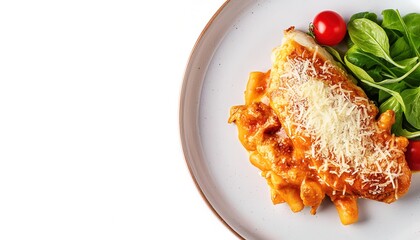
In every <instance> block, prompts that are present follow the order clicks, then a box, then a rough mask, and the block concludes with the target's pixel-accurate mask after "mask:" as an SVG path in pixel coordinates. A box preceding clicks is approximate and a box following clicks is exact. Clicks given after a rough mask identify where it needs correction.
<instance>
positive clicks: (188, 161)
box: [178, 0, 245, 239]
mask: <svg viewBox="0 0 420 240" xmlns="http://www.w3.org/2000/svg"><path fill="white" fill-rule="evenodd" d="M230 2H231V0H225V2H224V3H223V4H222V5H221V6H220V7H219V8H218V9H217V10H216V12H215V13H214V14H213V15H212V17H211V18H210V20H208V22H207V24H206V25H205V26H204V28H203V30H202V31H201V33H200V34H199V36H198V38H197V40H196V41H195V43H194V46H193V47H192V50H191V51H190V54H189V57H188V60H187V64H186V67H185V69H184V74H183V78H182V86H181V91H180V97H179V107H178V109H179V111H178V113H179V114H178V115H179V116H178V121H179V124H178V127H179V133H180V138H181V146H182V152H183V155H184V161H185V163H186V164H187V168H188V172H189V174H190V176H191V178H192V180H193V182H194V185H195V187H196V189H197V190H198V192H199V194H200V196H201V198H202V199H203V200H204V202H205V204H206V205H207V207H208V208H209V209H210V210H211V212H213V214H214V215H215V216H216V217H217V219H218V220H219V221H220V222H221V223H222V224H223V225H224V226H225V227H226V228H227V229H228V230H230V232H231V233H233V234H234V235H235V236H236V237H238V238H240V239H245V238H244V237H243V236H242V235H240V233H239V232H237V231H236V230H235V229H234V228H233V227H232V226H230V225H229V224H228V223H227V221H226V220H225V219H224V218H223V217H222V215H221V214H220V213H219V212H217V210H216V209H215V207H214V206H213V205H212V204H211V203H210V201H209V199H208V198H207V197H206V195H205V194H204V191H203V189H202V187H201V186H200V184H199V183H198V181H197V178H196V176H195V175H194V173H193V170H192V166H191V161H192V160H191V158H192V156H190V154H189V153H188V151H189V147H188V141H187V139H186V130H185V120H184V118H185V100H186V92H187V86H188V83H189V82H190V81H189V80H188V75H189V73H190V72H191V68H192V61H191V60H192V59H193V57H194V55H195V54H196V53H197V50H198V47H199V44H200V43H201V42H202V40H203V38H204V37H205V35H206V34H207V32H208V30H209V28H210V26H212V24H213V23H214V21H215V20H216V19H217V18H218V17H219V16H220V14H221V12H222V11H223V10H224V9H225V8H226V7H227V5H229V3H230Z"/></svg>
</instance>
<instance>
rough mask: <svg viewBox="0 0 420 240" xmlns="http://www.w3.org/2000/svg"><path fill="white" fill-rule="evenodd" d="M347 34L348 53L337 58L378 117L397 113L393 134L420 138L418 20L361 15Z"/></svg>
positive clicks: (394, 12)
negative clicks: (365, 96)
mask: <svg viewBox="0 0 420 240" xmlns="http://www.w3.org/2000/svg"><path fill="white" fill-rule="evenodd" d="M347 28H348V33H349V40H348V50H347V51H346V52H345V53H344V56H343V57H342V58H339V57H337V56H335V58H336V59H337V58H339V59H340V60H341V61H340V62H341V63H342V64H343V62H344V66H345V67H346V68H347V69H348V70H349V71H350V72H351V73H352V74H353V75H354V76H355V78H356V79H357V80H358V84H359V85H360V86H361V87H362V88H363V89H364V91H365V92H366V94H367V95H368V96H369V98H371V99H372V100H373V101H374V102H375V103H376V104H378V106H379V110H380V112H384V111H386V110H393V111H394V112H395V119H396V121H395V124H394V125H393V127H392V131H393V133H394V134H396V135H401V136H405V137H407V138H415V137H420V54H419V52H420V14H419V13H410V14H407V15H405V16H401V14H400V12H399V11H398V10H394V9H386V10H384V11H382V19H379V18H378V16H377V15H376V14H375V13H372V12H360V13H356V14H354V15H353V16H352V17H351V18H350V20H349V22H348V26H347ZM330 52H332V51H330ZM335 54H336V53H335Z"/></svg>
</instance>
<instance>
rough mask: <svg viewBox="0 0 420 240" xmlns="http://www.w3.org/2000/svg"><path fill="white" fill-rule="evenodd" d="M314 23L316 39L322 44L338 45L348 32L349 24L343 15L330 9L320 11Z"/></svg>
mask: <svg viewBox="0 0 420 240" xmlns="http://www.w3.org/2000/svg"><path fill="white" fill-rule="evenodd" d="M312 25H313V29H312V31H313V33H314V36H315V40H316V41H317V42H318V43H319V44H321V45H328V46H334V45H337V44H339V43H340V42H341V41H342V40H343V39H344V37H345V36H346V33H347V26H346V22H345V21H344V19H343V17H342V16H341V15H340V14H338V13H336V12H334V11H330V10H328V11H322V12H320V13H318V14H317V15H316V16H315V18H314V21H313V22H312Z"/></svg>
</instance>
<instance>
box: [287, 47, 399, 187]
mask: <svg viewBox="0 0 420 240" xmlns="http://www.w3.org/2000/svg"><path fill="white" fill-rule="evenodd" d="M315 54H316V53H314V55H315ZM317 61H318V60H317V58H315V57H314V58H312V59H307V58H294V59H288V60H287V62H286V64H285V66H284V68H285V71H284V74H283V75H282V76H280V77H281V82H282V85H283V86H282V87H281V90H282V93H283V96H284V98H286V99H287V100H288V107H287V111H288V114H287V119H286V122H287V124H288V125H289V130H290V126H291V127H293V128H294V131H295V134H289V136H292V137H307V138H310V139H311V142H312V144H311V148H310V149H308V150H307V151H306V157H309V158H312V159H316V160H318V161H319V160H320V161H321V164H320V166H318V169H317V171H318V172H319V173H322V172H324V173H325V172H328V173H330V174H335V175H337V176H338V177H341V176H342V175H343V174H344V173H347V174H346V178H345V179H344V181H345V182H346V183H347V184H349V185H353V184H354V181H355V179H360V181H361V184H362V186H361V187H362V188H366V189H368V191H369V193H371V194H374V195H375V194H380V193H383V192H384V190H385V188H387V187H388V186H389V185H392V187H393V188H394V189H395V192H397V187H398V186H397V181H396V178H398V177H400V176H401V175H402V172H401V168H400V167H399V166H398V164H397V162H395V161H392V158H393V157H395V156H396V155H398V154H403V153H402V151H401V150H399V149H398V148H397V146H396V145H395V143H394V142H385V143H381V142H378V141H374V134H375V131H377V129H376V124H375V119H374V117H375V116H372V115H373V114H371V109H370V108H371V104H370V103H369V100H368V99H367V98H364V97H359V96H354V94H353V96H352V94H351V93H352V92H351V91H350V90H346V89H343V87H342V84H331V83H330V84H329V82H328V81H329V80H328V78H330V77H331V74H332V73H331V72H330V70H331V67H333V65H332V64H331V63H330V62H328V61H325V62H324V63H323V64H318V69H319V70H318V71H317V69H316V67H315V63H316V62H317ZM330 184H332V183H330ZM345 191H346V186H345V185H344V189H342V192H343V194H345Z"/></svg>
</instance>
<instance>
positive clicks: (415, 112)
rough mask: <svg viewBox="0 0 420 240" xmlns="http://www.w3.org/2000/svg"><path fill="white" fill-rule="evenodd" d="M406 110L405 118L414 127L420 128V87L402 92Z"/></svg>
mask: <svg viewBox="0 0 420 240" xmlns="http://www.w3.org/2000/svg"><path fill="white" fill-rule="evenodd" d="M401 97H402V98H403V100H404V103H405V106H406V111H404V115H405V118H406V120H407V122H409V123H410V124H411V125H412V126H413V127H415V128H417V129H420V107H419V106H420V105H419V104H420V87H418V88H412V89H406V90H404V91H402V92H401Z"/></svg>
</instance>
